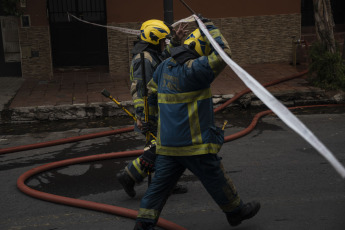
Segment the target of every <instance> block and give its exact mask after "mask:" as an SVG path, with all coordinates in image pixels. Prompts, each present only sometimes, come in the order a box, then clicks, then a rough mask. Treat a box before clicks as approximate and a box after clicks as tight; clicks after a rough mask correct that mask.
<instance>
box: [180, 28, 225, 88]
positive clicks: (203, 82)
mask: <svg viewBox="0 0 345 230" xmlns="http://www.w3.org/2000/svg"><path fill="white" fill-rule="evenodd" d="M205 25H206V27H207V29H208V31H209V32H210V34H211V36H212V37H213V39H214V40H215V41H216V42H217V43H218V44H219V46H220V47H221V48H222V49H223V50H224V52H225V53H226V54H227V55H229V56H231V50H230V46H229V44H228V42H227V41H226V40H225V38H224V37H223V35H222V34H221V33H220V30H219V29H218V28H217V27H215V26H214V24H213V23H212V22H207V23H205ZM202 34H203V33H202ZM204 36H205V35H204ZM205 39H206V41H207V42H208V45H210V42H209V41H208V39H207V37H206V36H205ZM211 47H212V46H211ZM211 50H212V51H211V53H210V54H209V55H208V56H202V57H199V58H197V59H192V60H189V61H187V62H186V63H185V64H184V65H185V71H186V72H187V75H188V76H189V77H190V79H189V80H188V81H189V82H190V83H193V84H195V86H194V87H193V88H195V87H196V88H203V87H205V86H207V85H210V84H211V83H212V82H213V81H214V79H215V78H216V77H217V76H218V75H219V74H220V73H221V72H222V71H223V70H224V68H225V66H226V63H225V62H224V61H223V59H222V58H221V57H220V55H219V53H218V52H217V51H216V50H215V49H214V48H213V47H212V49H211Z"/></svg>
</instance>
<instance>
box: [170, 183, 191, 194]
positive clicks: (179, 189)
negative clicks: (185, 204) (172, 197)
mask: <svg viewBox="0 0 345 230" xmlns="http://www.w3.org/2000/svg"><path fill="white" fill-rule="evenodd" d="M186 192H188V188H187V187H186V186H183V185H181V184H176V185H175V187H174V188H173V190H172V192H171V193H172V194H183V193H186Z"/></svg>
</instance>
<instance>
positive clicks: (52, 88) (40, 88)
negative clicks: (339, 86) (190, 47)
mask: <svg viewBox="0 0 345 230" xmlns="http://www.w3.org/2000/svg"><path fill="white" fill-rule="evenodd" d="M242 68H243V69H245V70H246V71H247V72H248V73H249V74H251V75H252V76H253V77H254V78H255V79H256V80H258V81H259V82H260V83H261V84H264V83H268V82H271V81H273V80H278V79H281V78H283V77H287V76H291V75H293V74H296V73H298V72H299V70H298V69H297V68H295V67H293V66H291V65H289V64H288V63H268V64H253V65H246V66H242ZM299 68H301V67H299ZM4 82H7V84H4ZM0 83H1V86H0V90H1V94H0V96H1V100H0V103H1V104H2V105H1V107H0V108H1V115H2V116H1V121H2V122H29V121H30V122H31V121H40V120H59V119H83V118H96V117H104V116H118V115H123V116H125V115H126V114H125V113H124V112H123V111H122V110H121V109H119V108H118V107H117V105H116V104H115V103H114V102H112V101H111V100H110V99H108V98H105V97H104V96H103V95H102V94H101V91H102V90H103V89H107V90H108V91H109V92H110V93H111V95H112V96H113V97H114V98H116V99H117V100H118V101H119V102H121V104H122V105H123V106H125V107H126V108H127V109H129V110H130V111H133V108H132V107H133V106H132V105H133V104H132V101H131V95H130V93H129V91H130V84H131V83H130V80H129V76H128V74H127V73H124V74H116V75H110V74H109V73H106V72H104V71H103V72H102V71H90V70H88V69H74V70H73V69H72V70H70V71H68V72H63V71H60V72H58V73H55V74H54V78H53V79H51V80H50V81H42V80H34V79H27V80H25V79H21V78H6V80H5V79H4V78H0ZM9 83H13V85H14V86H11V87H9ZM245 88H246V86H245V85H244V84H243V82H242V81H241V80H240V79H239V77H237V75H236V74H235V73H234V72H233V71H232V70H231V69H230V68H229V67H227V68H226V69H225V70H224V71H223V72H222V73H221V75H220V76H219V77H218V78H217V79H216V80H215V81H214V82H213V84H212V87H211V89H212V93H213V95H214V104H215V106H217V105H218V104H220V103H223V102H225V101H226V100H227V99H229V98H232V97H233V96H234V95H235V94H237V93H239V92H241V91H242V90H244V89H245ZM267 89H268V91H270V92H271V93H272V94H273V95H274V96H275V97H277V98H278V99H279V100H281V101H282V102H283V103H284V104H285V105H287V106H296V105H305V104H325V103H343V102H344V101H345V98H344V95H343V94H341V95H328V94H327V92H325V91H324V90H321V89H319V88H315V87H312V86H310V85H309V84H308V82H307V81H306V77H305V76H304V77H300V78H297V79H294V80H290V81H287V82H284V83H280V84H277V85H274V86H270V87H268V88H267ZM11 93H12V95H11ZM11 99H12V101H11ZM236 103H237V106H245V107H247V106H263V105H262V103H261V102H260V101H259V100H258V99H257V98H256V97H255V96H254V95H253V94H249V95H247V96H246V97H245V100H240V101H239V102H236ZM241 104H242V105H241ZM5 105H6V106H5Z"/></svg>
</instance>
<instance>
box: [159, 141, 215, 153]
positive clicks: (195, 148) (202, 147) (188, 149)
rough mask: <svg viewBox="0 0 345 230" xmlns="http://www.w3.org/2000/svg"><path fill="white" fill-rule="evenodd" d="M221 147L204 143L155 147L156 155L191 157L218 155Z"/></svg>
mask: <svg viewBox="0 0 345 230" xmlns="http://www.w3.org/2000/svg"><path fill="white" fill-rule="evenodd" d="M220 148H221V145H218V144H212V143H206V144H199V145H191V146H180V147H167V146H161V145H157V154H160V155H167V156H192V155H202V154H208V153H218V152H219V150H220Z"/></svg>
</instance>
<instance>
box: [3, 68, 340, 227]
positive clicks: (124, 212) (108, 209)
mask: <svg viewBox="0 0 345 230" xmlns="http://www.w3.org/2000/svg"><path fill="white" fill-rule="evenodd" d="M306 73H307V71H303V72H300V73H298V74H294V75H292V76H289V77H285V78H283V79H281V80H277V81H274V82H270V83H267V84H265V86H271V85H274V84H278V83H280V82H282V81H287V80H290V79H294V78H297V77H301V76H303V75H304V74H306ZM248 92H250V90H249V89H245V90H243V91H241V92H240V93H239V94H237V95H236V96H235V97H234V98H232V99H230V100H228V101H227V102H225V103H224V104H223V105H221V106H219V107H218V108H216V109H215V110H214V111H215V112H219V111H221V110H222V109H224V108H225V107H226V106H228V105H229V104H231V103H232V102H234V101H235V100H237V99H238V98H240V97H241V96H242V95H244V94H246V93H248ZM324 106H326V107H334V106H336V107H337V106H345V105H344V104H327V105H309V106H297V107H292V108H289V109H298V108H311V107H324ZM270 113H272V111H271V110H266V111H263V112H260V113H258V114H256V116H255V117H254V119H253V120H252V123H251V124H250V125H249V126H248V127H247V128H246V129H244V130H242V131H240V132H238V133H235V134H232V135H229V136H226V137H225V138H224V142H229V141H231V140H234V139H237V138H239V137H242V136H244V135H246V134H248V133H249V132H251V131H252V130H253V129H254V127H255V126H256V124H257V122H258V120H259V119H260V118H261V117H262V116H265V115H267V114H270ZM132 130H133V127H130V128H123V129H117V130H113V131H110V132H109V131H108V132H103V133H95V134H88V135H84V136H79V137H78V138H73V137H72V138H70V139H71V140H73V141H80V140H83V139H84V138H85V139H90V138H92V136H94V137H101V136H106V135H104V133H106V134H107V135H112V133H113V134H115V133H116V134H118V133H122V132H129V131H132ZM68 139H69V138H67V139H63V140H64V141H61V140H56V141H50V142H45V143H38V144H35V145H36V146H37V148H41V147H46V146H52V145H57V144H61V143H62V142H64V143H69V142H72V141H68ZM35 145H30V148H29V149H33V148H34V146H35ZM24 147H25V146H23V147H20V146H19V147H16V149H13V148H9V149H10V150H7V151H8V152H15V151H16V150H17V151H23V150H24V149H25V148H24ZM4 150H6V149H4ZM4 150H3V151H2V152H1V153H3V154H4V153H8V152H6V151H4ZM142 153H143V150H135V151H125V152H114V153H106V154H99V155H92V156H85V157H78V158H73V159H67V160H62V161H57V162H52V163H48V164H45V165H42V166H39V167H36V168H33V169H31V170H29V171H27V172H25V173H24V174H22V175H21V176H20V177H19V178H18V180H17V187H18V189H19V190H20V191H22V192H23V193H25V194H27V195H29V196H32V197H35V198H38V199H41V200H45V201H49V202H53V203H59V204H64V205H69V206H74V207H79V208H85V209H90V210H95V211H100V212H105V213H111V214H115V215H119V216H124V217H128V218H132V219H135V218H136V216H137V211H135V210H131V209H127V208H123V207H118V206H113V205H108V204H102V203H97V202H92V201H86V200H80V199H74V198H69V197H63V196H58V195H54V194H49V193H45V192H41V191H37V190H34V189H32V188H30V187H28V186H27V185H26V184H25V181H26V180H27V179H29V178H30V177H32V176H34V175H36V174H39V173H42V172H44V171H48V170H52V169H54V168H58V167H63V166H68V165H73V164H79V163H85V162H91V161H99V160H106V159H114V158H124V157H136V156H139V155H141V154H142ZM157 226H159V227H162V228H164V229H168V230H186V228H184V227H182V226H179V225H177V224H175V223H173V222H170V221H168V220H165V219H163V218H160V219H159V221H158V223H157Z"/></svg>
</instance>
